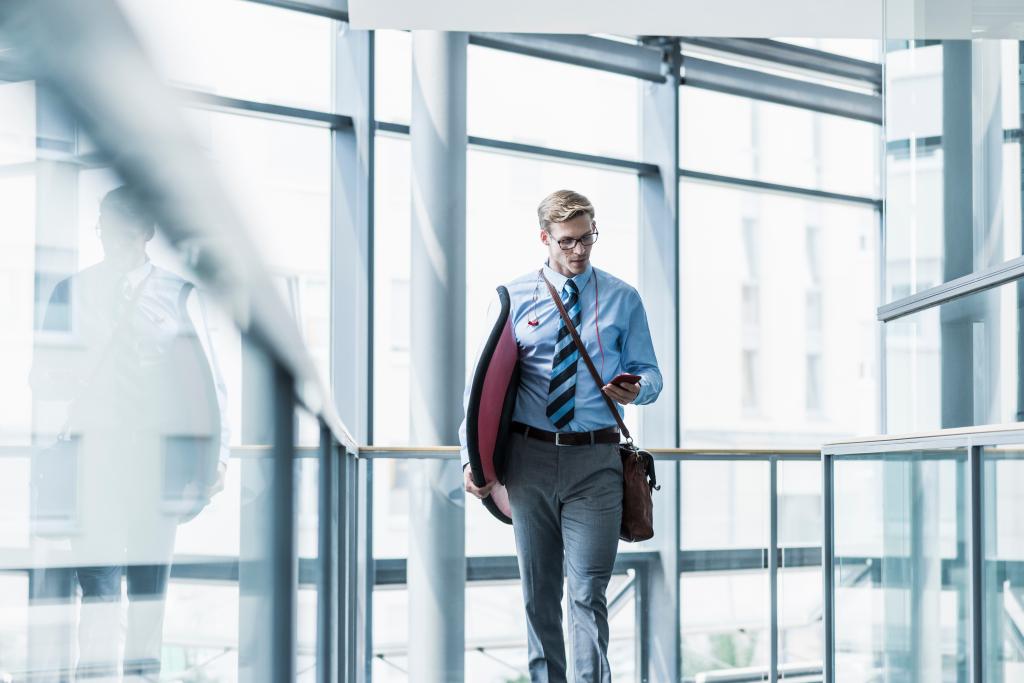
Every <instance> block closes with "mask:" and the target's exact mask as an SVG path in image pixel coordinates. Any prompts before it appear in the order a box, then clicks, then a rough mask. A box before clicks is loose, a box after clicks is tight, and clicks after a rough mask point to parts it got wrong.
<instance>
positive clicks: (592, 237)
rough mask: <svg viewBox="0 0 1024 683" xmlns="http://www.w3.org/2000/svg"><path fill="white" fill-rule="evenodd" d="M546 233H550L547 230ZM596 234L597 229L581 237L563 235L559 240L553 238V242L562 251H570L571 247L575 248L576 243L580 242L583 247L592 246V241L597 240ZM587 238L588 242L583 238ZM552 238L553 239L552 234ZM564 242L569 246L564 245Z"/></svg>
mask: <svg viewBox="0 0 1024 683" xmlns="http://www.w3.org/2000/svg"><path fill="white" fill-rule="evenodd" d="M548 234H549V235H550V234H551V233H550V232H549V233H548ZM598 234H599V233H598V231H597V230H591V231H590V232H588V233H587V234H585V235H583V236H582V237H579V238H577V237H563V238H562V239H560V240H555V243H556V244H558V248H559V249H561V250H562V251H572V250H573V249H575V248H576V245H577V244H582V245H583V246H585V247H592V246H594V243H595V242H597V236H598ZM588 238H589V239H590V242H585V241H584V240H586V239H588ZM552 239H554V236H553V235H552ZM566 244H568V245H569V246H566Z"/></svg>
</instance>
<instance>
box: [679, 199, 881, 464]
mask: <svg viewBox="0 0 1024 683" xmlns="http://www.w3.org/2000/svg"><path fill="white" fill-rule="evenodd" d="M681 193H682V201H681V218H680V269H681V274H680V277H681V297H682V307H681V310H682V321H681V330H680V334H681V348H682V350H683V351H682V368H681V376H682V413H681V422H682V425H683V430H684V431H683V439H684V444H685V445H687V446H688V447H696V448H701V447H707V448H714V447H717V448H737V447H743V446H748V447H750V446H753V447H764V446H766V445H768V444H774V445H779V446H782V445H785V446H787V447H794V448H799V447H817V446H819V445H820V444H821V443H823V442H825V441H828V440H829V439H831V438H833V437H834V436H835V435H838V434H864V433H872V432H874V431H875V423H876V419H877V415H876V406H877V397H876V386H877V385H876V382H875V379H874V375H875V369H874V368H875V354H876V351H875V349H876V345H877V329H878V328H877V322H876V320H875V275H874V272H875V265H874V262H875V253H876V252H875V244H876V238H875V235H876V233H877V227H876V218H875V213H874V211H873V210H872V209H871V208H870V207H864V208H861V207H857V206H850V205H845V204H838V203H831V202H820V201H815V200H807V199H802V198H796V197H790V196H781V195H777V194H768V193H761V192H750V191H745V190H739V189H733V188H729V187H723V186H718V185H714V184H709V183H696V182H687V181H684V182H683V183H682V185H681ZM754 226H756V229H755V228H754ZM755 236H756V237H755ZM840 312H841V314H840ZM709 321H713V324H709Z"/></svg>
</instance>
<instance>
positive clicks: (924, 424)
mask: <svg viewBox="0 0 1024 683" xmlns="http://www.w3.org/2000/svg"><path fill="white" fill-rule="evenodd" d="M1019 286H1020V285H1019V283H1018V284H1014V283H1011V284H1008V285H1003V286H1002V287H998V288H996V289H991V290H987V291H984V292H979V293H977V294H972V295H970V296H967V297H964V298H961V299H957V300H955V301H951V302H948V303H946V304H943V305H941V306H938V307H935V308H930V309H927V310H924V311H921V312H920V313H915V314H914V315H910V316H907V317H905V318H900V319H898V320H895V321H893V322H891V323H888V324H887V325H886V336H885V347H886V392H887V402H886V405H887V408H888V427H889V431H890V432H893V433H899V432H914V431H931V430H935V429H940V428H946V427H963V426H968V425H980V424H998V423H1003V422H1016V421H1019V420H1020V419H1021V415H1022V413H1021V411H1022V410H1024V408H1022V404H1021V400H1022V399H1021V398H1020V396H1018V394H1019V391H1020V387H1021V381H1020V367H1019V360H1018V355H1017V354H1018V349H1019V348H1020V345H1021V340H1020V339H1021V338H1020V332H1019V330H1018V329H1017V328H1018V321H1019V320H1020V319H1021V316H1020V305H1021V303H1020V302H1021V297H1020V292H1019V291H1018V287H1019Z"/></svg>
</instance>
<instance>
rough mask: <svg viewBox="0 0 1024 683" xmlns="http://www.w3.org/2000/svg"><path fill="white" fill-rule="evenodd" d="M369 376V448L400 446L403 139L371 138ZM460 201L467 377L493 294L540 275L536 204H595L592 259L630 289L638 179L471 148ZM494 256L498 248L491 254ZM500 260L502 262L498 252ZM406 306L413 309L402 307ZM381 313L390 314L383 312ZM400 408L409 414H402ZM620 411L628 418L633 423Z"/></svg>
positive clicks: (405, 268)
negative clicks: (372, 385) (574, 198)
mask: <svg viewBox="0 0 1024 683" xmlns="http://www.w3.org/2000/svg"><path fill="white" fill-rule="evenodd" d="M376 144H377V160H376V167H377V182H376V188H375V191H376V200H375V201H376V236H377V237H376V239H377V241H378V244H381V243H382V240H386V243H387V245H388V248H387V249H380V248H378V249H377V250H375V253H376V259H375V264H376V265H375V269H374V278H375V279H374V282H375V303H374V306H375V310H376V311H378V316H377V320H378V327H377V330H376V334H375V335H374V343H375V351H376V352H375V363H374V368H375V369H374V372H375V376H376V378H377V385H378V386H387V387H389V389H388V392H387V393H386V394H384V393H383V392H377V394H376V395H377V399H376V400H377V404H376V406H377V409H376V410H375V411H374V412H375V415H376V417H375V429H374V441H375V443H377V444H392V445H394V444H406V443H408V439H409V431H408V430H409V426H408V424H407V422H408V421H407V420H405V419H394V417H393V416H395V415H408V414H409V412H408V409H407V406H408V405H409V403H408V401H409V398H408V396H409V388H408V387H409V369H408V368H409V349H408V346H407V345H406V342H405V341H404V340H407V339H408V334H409V332H408V326H409V318H408V315H405V314H402V315H401V316H400V315H399V314H398V313H396V311H397V310H401V306H403V305H411V304H413V303H414V302H412V301H411V299H410V298H409V296H410V295H409V291H408V290H409V270H410V263H411V261H410V258H411V256H410V235H411V214H410V209H409V205H410V201H411V192H412V190H411V185H410V176H409V163H410V160H409V142H408V140H407V139H406V138H400V137H392V136H387V135H378V136H377V143H376ZM467 163H468V171H467V194H466V255H467V258H466V300H467V304H466V305H467V309H466V312H467V325H466V328H467V340H466V362H467V372H471V371H472V367H473V364H474V362H475V360H476V357H475V354H476V353H477V351H478V350H479V344H480V342H481V339H480V338H479V335H480V334H482V332H481V329H482V327H483V326H484V324H485V319H486V313H487V308H488V306H489V305H490V303H491V301H492V300H493V299H494V288H495V287H496V286H497V285H499V284H502V283H505V282H508V281H510V280H512V279H514V278H516V277H518V276H519V275H522V274H523V273H526V272H529V271H531V270H533V269H536V268H539V267H540V266H541V265H542V264H543V263H544V259H545V256H546V252H545V251H544V247H543V245H542V244H541V243H540V237H539V234H540V226H539V224H538V222H537V205H538V204H539V203H540V201H541V200H542V199H543V198H544V197H545V196H547V195H548V194H550V193H551V192H553V191H554V190H557V189H562V188H572V189H575V190H577V191H578V192H581V193H583V194H584V195H586V196H587V197H588V198H589V199H590V200H591V202H592V203H593V204H594V207H595V210H596V222H597V224H598V227H599V228H600V232H601V238H600V240H599V241H598V242H597V244H596V245H595V246H594V250H593V252H592V262H593V264H594V266H595V267H597V268H601V269H602V270H606V271H608V272H610V273H611V274H613V275H615V276H616V277H618V278H620V279H622V280H624V281H625V282H628V283H630V284H632V285H634V286H636V282H637V274H638V265H639V262H638V259H639V256H638V250H637V211H638V209H637V201H638V196H637V192H638V184H637V178H636V175H635V174H633V173H629V172H622V171H608V170H604V169H597V168H593V167H589V166H581V165H576V164H567V163H561V162H556V161H550V160H546V159H538V158H533V157H522V156H515V155H511V154H504V153H497V152H492V151H489V150H480V149H472V148H471V149H470V151H469V154H468V160H467ZM496 250H497V251H496ZM496 253H500V258H496V256H495V254H496ZM404 302H410V304H405V303H404ZM385 312H386V314H385ZM402 406H406V408H402ZM635 410H636V408H635V407H628V408H627V409H626V420H627V422H628V421H629V420H630V419H633V418H634V417H635V413H634V411H635Z"/></svg>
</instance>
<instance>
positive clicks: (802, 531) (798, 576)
mask: <svg viewBox="0 0 1024 683" xmlns="http://www.w3.org/2000/svg"><path fill="white" fill-rule="evenodd" d="M777 467H778V487H779V488H778V492H779V493H778V495H779V498H778V505H779V508H778V523H779V535H778V539H779V547H781V548H782V558H781V561H780V563H779V584H778V585H779V598H778V599H779V667H780V670H782V671H783V672H786V674H785V675H786V676H789V675H792V676H794V677H795V676H797V675H798V672H799V671H804V670H810V672H811V673H815V671H814V669H815V667H817V670H818V671H820V667H821V653H822V640H821V638H822V628H821V621H820V617H821V598H822V594H823V593H822V590H823V589H822V572H821V553H820V551H819V548H820V547H821V538H822V517H821V464H820V463H818V462H797V461H780V462H779V463H778V465H777Z"/></svg>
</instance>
